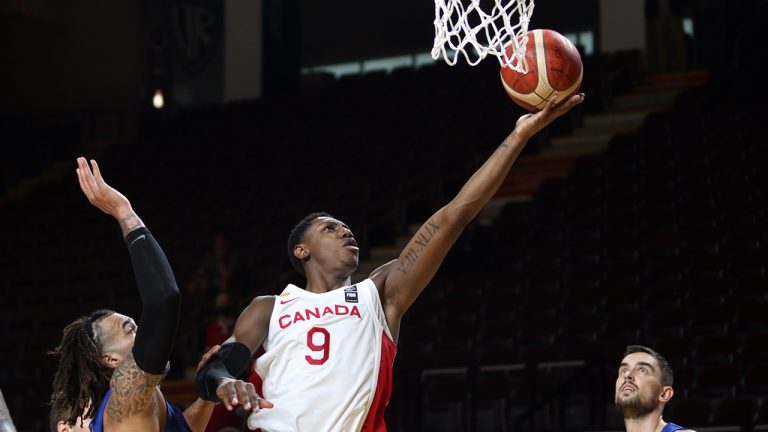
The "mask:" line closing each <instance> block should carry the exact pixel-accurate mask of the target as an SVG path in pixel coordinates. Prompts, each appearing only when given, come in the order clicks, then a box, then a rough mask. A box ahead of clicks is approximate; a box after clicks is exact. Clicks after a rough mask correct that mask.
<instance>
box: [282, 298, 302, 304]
mask: <svg viewBox="0 0 768 432" xmlns="http://www.w3.org/2000/svg"><path fill="white" fill-rule="evenodd" d="M298 299H299V298H298V297H295V298H292V299H290V300H280V304H281V305H284V304H286V303H290V302H292V301H294V300H298Z"/></svg>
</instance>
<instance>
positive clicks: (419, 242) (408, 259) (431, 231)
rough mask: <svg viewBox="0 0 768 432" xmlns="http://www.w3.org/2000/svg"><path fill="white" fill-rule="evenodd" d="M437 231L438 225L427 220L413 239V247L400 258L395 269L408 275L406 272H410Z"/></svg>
mask: <svg viewBox="0 0 768 432" xmlns="http://www.w3.org/2000/svg"><path fill="white" fill-rule="evenodd" d="M439 229H440V226H439V225H437V224H436V223H434V222H433V221H431V220H428V221H427V223H425V224H424V226H423V227H421V230H420V231H419V232H418V233H417V234H416V236H415V237H414V238H413V245H412V246H410V247H409V248H408V250H407V251H406V252H405V255H403V256H402V259H401V260H400V263H399V265H398V266H397V267H395V268H396V269H397V270H398V271H399V272H400V273H402V274H408V270H410V269H411V268H412V267H413V265H414V264H416V260H417V259H418V258H419V255H421V253H422V252H424V250H425V249H426V248H427V246H428V245H429V242H430V240H432V238H433V237H434V235H435V233H436V232H437V231H438V230H439Z"/></svg>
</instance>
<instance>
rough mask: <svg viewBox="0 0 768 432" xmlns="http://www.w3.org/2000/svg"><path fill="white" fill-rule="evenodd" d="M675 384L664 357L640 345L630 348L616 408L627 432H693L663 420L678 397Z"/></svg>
mask: <svg viewBox="0 0 768 432" xmlns="http://www.w3.org/2000/svg"><path fill="white" fill-rule="evenodd" d="M672 383H673V373H672V368H671V367H670V366H669V363H667V360H666V359H665V358H664V357H662V356H661V354H659V353H657V352H656V351H654V350H652V349H650V348H648V347H644V346H640V345H630V346H628V347H627V349H626V350H625V351H624V358H623V359H622V360H621V365H619V376H618V378H616V407H617V408H618V409H619V411H621V413H622V415H623V416H624V426H625V427H626V428H627V432H674V431H682V432H693V431H690V430H689V429H686V428H684V427H682V426H679V425H676V424H674V423H667V422H666V421H664V419H663V418H662V417H661V413H662V411H664V406H665V405H666V404H667V403H668V402H669V401H670V399H672V396H673V395H674V394H675V391H674V390H673V389H672Z"/></svg>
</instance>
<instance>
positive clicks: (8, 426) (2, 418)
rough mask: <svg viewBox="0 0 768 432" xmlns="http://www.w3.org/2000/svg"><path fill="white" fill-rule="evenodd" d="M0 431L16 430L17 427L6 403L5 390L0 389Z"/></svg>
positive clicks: (11, 431)
mask: <svg viewBox="0 0 768 432" xmlns="http://www.w3.org/2000/svg"><path fill="white" fill-rule="evenodd" d="M0 432H16V427H15V426H14V425H13V420H11V413H10V412H8V406H7V405H6V404H5V398H3V392H2V391H0Z"/></svg>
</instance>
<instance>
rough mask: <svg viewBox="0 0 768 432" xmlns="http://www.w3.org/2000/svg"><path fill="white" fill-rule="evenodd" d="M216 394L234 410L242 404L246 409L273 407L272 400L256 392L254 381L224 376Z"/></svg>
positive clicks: (230, 409)
mask: <svg viewBox="0 0 768 432" xmlns="http://www.w3.org/2000/svg"><path fill="white" fill-rule="evenodd" d="M216 396H218V397H219V399H221V401H222V402H223V403H224V406H225V407H227V409H228V410H229V411H232V410H233V409H234V408H235V407H236V406H237V405H242V406H243V409H245V410H246V411H253V412H256V411H258V410H259V408H272V407H273V406H274V405H272V402H269V401H266V400H264V399H261V398H260V397H259V395H257V394H256V388H255V387H254V386H253V384H252V383H249V382H245V381H242V380H235V379H231V378H223V379H222V380H221V382H220V383H219V386H218V387H217V388H216Z"/></svg>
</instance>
